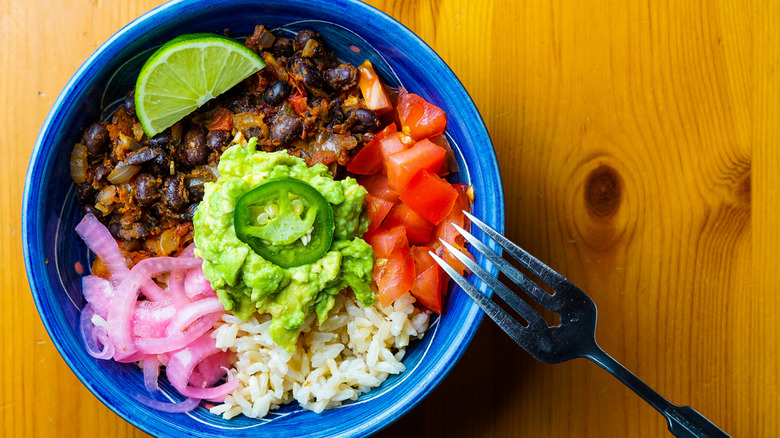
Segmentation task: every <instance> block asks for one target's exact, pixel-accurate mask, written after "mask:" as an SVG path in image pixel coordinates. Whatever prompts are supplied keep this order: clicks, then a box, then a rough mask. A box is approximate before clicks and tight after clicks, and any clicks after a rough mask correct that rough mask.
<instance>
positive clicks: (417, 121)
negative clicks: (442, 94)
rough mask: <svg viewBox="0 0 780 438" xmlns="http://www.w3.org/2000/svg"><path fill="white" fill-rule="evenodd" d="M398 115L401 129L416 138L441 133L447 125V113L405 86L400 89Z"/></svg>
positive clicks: (419, 138)
mask: <svg viewBox="0 0 780 438" xmlns="http://www.w3.org/2000/svg"><path fill="white" fill-rule="evenodd" d="M398 117H399V119H400V120H401V128H402V129H401V130H402V131H403V132H405V133H407V134H409V135H411V136H412V138H413V139H415V140H422V139H423V138H428V137H432V136H434V135H438V134H441V133H442V132H444V127H445V126H447V115H446V114H445V113H444V111H443V110H442V109H441V108H439V107H438V106H436V105H433V104H431V103H430V102H428V101H426V100H425V99H423V98H422V97H420V96H418V95H416V94H412V93H408V92H407V91H406V90H404V89H403V88H400V89H399V90H398Z"/></svg>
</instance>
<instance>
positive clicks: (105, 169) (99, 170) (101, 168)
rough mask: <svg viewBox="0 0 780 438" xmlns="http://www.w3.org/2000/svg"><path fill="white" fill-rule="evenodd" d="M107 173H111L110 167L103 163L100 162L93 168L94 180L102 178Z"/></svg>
mask: <svg viewBox="0 0 780 438" xmlns="http://www.w3.org/2000/svg"><path fill="white" fill-rule="evenodd" d="M109 173H111V167H110V166H107V165H106V164H104V163H100V165H98V167H96V168H95V181H100V180H102V179H103V178H105V177H107V176H108V174H109Z"/></svg>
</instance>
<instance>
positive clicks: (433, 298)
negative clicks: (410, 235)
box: [411, 246, 443, 315]
mask: <svg viewBox="0 0 780 438" xmlns="http://www.w3.org/2000/svg"><path fill="white" fill-rule="evenodd" d="M432 250H433V248H432V247H429V246H413V247H412V249H411V253H412V258H413V259H414V270H415V273H416V278H415V279H414V286H412V295H414V297H415V298H417V301H419V302H420V303H421V304H422V305H424V306H425V307H427V308H428V309H430V310H432V311H434V312H436V313H438V314H440V315H441V297H442V292H441V282H442V280H443V278H442V276H443V273H442V270H441V268H440V267H439V265H438V264H437V263H436V262H435V261H434V260H433V257H431V255H430V254H428V251H432Z"/></svg>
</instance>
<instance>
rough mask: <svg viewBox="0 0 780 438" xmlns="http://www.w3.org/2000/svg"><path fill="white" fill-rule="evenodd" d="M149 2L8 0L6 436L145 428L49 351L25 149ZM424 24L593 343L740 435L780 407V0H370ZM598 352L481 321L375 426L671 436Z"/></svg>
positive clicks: (470, 432)
mask: <svg viewBox="0 0 780 438" xmlns="http://www.w3.org/2000/svg"><path fill="white" fill-rule="evenodd" d="M159 3H160V1H159V0H142V1H136V2H125V1H120V0H72V1H67V2H64V1H59V2H50V1H44V0H30V1H27V2H15V1H12V0H0V71H3V72H4V74H3V75H0V124H2V125H0V153H1V154H2V157H3V159H2V160H0V181H1V182H2V184H0V206H1V207H2V208H0V251H2V253H0V274H2V275H0V282H1V283H0V287H2V291H3V301H4V306H2V308H1V310H0V312H1V313H0V316H1V317H0V333H2V343H1V344H0V351H2V359H3V360H2V361H0V375H2V376H3V379H2V384H1V385H0V391H1V392H0V400H2V401H1V402H0V403H1V404H0V431H1V432H0V434H1V435H2V436H8V437H11V436H24V437H46V436H74V437H76V436H78V437H89V436H95V437H97V436H100V437H103V438H106V437H128V436H143V435H144V434H143V433H141V432H140V431H138V430H136V429H135V428H133V427H132V426H130V425H129V424H127V423H125V422H124V421H123V420H121V419H120V418H119V417H118V416H116V415H115V414H113V413H112V412H111V411H109V410H108V409H107V408H106V407H104V406H103V405H102V404H101V403H100V402H99V401H98V400H97V399H96V398H94V397H93V396H92V395H91V394H90V393H89V392H88V391H87V390H86V389H85V388H84V387H83V386H82V385H81V384H80V383H79V382H78V380H77V379H76V378H75V376H74V375H73V374H72V372H70V370H69V369H68V367H67V366H66V365H65V363H64V362H63V360H62V359H61V358H60V357H59V355H58V353H57V351H56V350H55V349H54V348H53V346H52V344H51V341H50V339H49V337H48V335H47V334H46V332H45V330H44V328H43V326H42V324H41V322H40V320H39V318H38V316H37V313H36V310H35V306H34V304H33V301H32V298H31V295H30V292H29V287H28V285H27V281H26V276H25V271H24V263H23V258H22V250H21V236H20V216H21V211H20V209H21V196H22V188H23V184H24V176H25V172H26V168H27V162H28V160H29V156H30V153H31V150H32V145H33V143H34V140H35V136H36V134H37V132H38V129H39V127H40V126H41V124H42V122H43V119H44V118H45V116H46V113H47V111H48V110H49V108H50V107H51V105H52V103H53V101H54V99H55V98H56V96H57V94H58V93H59V91H60V90H61V89H62V87H63V86H64V85H65V82H66V81H67V80H68V78H69V77H70V75H71V74H72V73H73V72H74V71H75V70H76V68H77V67H78V66H79V65H80V64H81V63H82V62H83V60H84V59H86V57H87V56H88V55H89V54H90V53H91V52H92V51H93V50H94V49H95V48H97V46H98V45H99V44H100V43H102V42H103V41H104V40H105V39H107V38H108V37H109V36H110V35H111V34H113V33H114V32H115V31H117V30H118V29H119V28H121V27H122V26H123V25H125V24H127V23H128V22H129V21H131V20H132V19H133V18H135V17H137V16H138V15H140V14H141V13H143V12H145V11H147V10H149V9H151V8H152V7H154V6H156V5H157V4H159ZM370 3H371V4H373V5H374V6H376V7H378V8H380V9H382V10H384V11H386V12H387V13H388V14H390V15H392V16H393V17H395V18H396V19H398V20H399V21H401V22H402V23H404V24H405V25H406V26H408V27H409V28H411V29H412V30H413V31H414V32H416V33H417V34H418V35H420V36H421V37H422V38H423V39H424V40H425V41H426V42H428V44H430V45H431V46H432V47H433V48H434V49H435V50H436V51H437V52H438V53H439V54H440V55H441V56H442V57H443V58H444V60H445V61H447V63H448V64H449V65H450V66H451V67H452V69H453V70H454V71H455V73H456V74H457V75H458V77H459V78H460V79H461V81H462V82H463V84H464V85H465V87H466V89H467V90H468V91H469V92H470V94H471V96H472V97H473V99H474V101H475V102H476V104H477V106H478V108H479V110H480V112H481V113H482V116H483V118H484V119H485V123H486V124H487V126H488V129H489V132H490V134H491V137H492V140H493V143H494V147H495V150H496V153H497V155H498V158H499V162H500V165H501V171H502V175H503V180H504V190H505V193H506V209H507V222H506V230H507V231H506V233H507V235H508V237H510V238H511V239H512V240H514V241H516V242H517V243H519V244H520V245H522V246H523V247H525V248H526V249H528V250H529V251H531V252H532V253H534V254H536V255H537V256H538V257H539V258H540V259H542V260H543V261H545V262H547V263H549V264H550V265H551V266H552V267H553V268H555V269H557V270H559V271H560V272H562V273H563V274H564V275H566V276H567V277H568V278H570V279H571V280H572V281H574V282H575V283H576V284H578V285H579V286H581V287H582V288H583V289H584V290H586V291H587V292H588V293H589V294H590V295H591V296H592V297H593V299H594V300H595V301H596V303H597V305H598V307H599V311H600V312H599V314H600V319H599V329H598V331H597V338H598V340H599V343H600V345H601V346H602V347H603V348H604V349H605V350H606V351H607V352H609V353H610V354H611V355H613V357H615V358H616V359H617V360H618V361H620V362H622V363H623V364H624V365H626V366H627V367H628V368H629V369H630V370H632V371H634V372H635V373H636V374H637V375H638V376H639V377H640V378H642V379H644V380H645V381H646V382H647V383H648V384H649V385H650V386H652V387H653V388H655V389H657V390H658V391H659V392H661V393H662V394H663V395H664V396H666V397H667V398H669V399H670V400H671V401H673V402H675V403H678V404H686V405H690V406H693V407H694V408H696V409H697V410H699V411H700V412H702V413H703V414H704V415H706V416H707V417H709V418H710V419H712V420H713V421H715V422H716V423H717V424H718V425H720V426H722V427H723V428H724V429H725V430H726V431H728V432H729V433H730V434H732V435H733V436H739V437H743V436H744V437H762V436H767V437H768V436H776V434H777V432H778V429H780V424H779V423H778V418H780V400H778V393H779V389H780V388H778V385H779V383H780V382H778V380H779V379H778V377H780V372H779V371H778V369H779V367H778V365H779V362H780V348H778V346H779V345H780V342H778V340H777V339H778V333H780V316H778V315H779V313H780V294H778V293H777V285H778V284H779V283H780V269H778V268H777V266H778V265H780V255H779V254H780V253H778V250H777V248H778V244H780V190H778V187H780V129H779V127H780V77H779V76H778V69H780V45H778V41H780V4H778V2H776V1H768V0H763V1H746V0H723V1H715V2H692V1H687V2H674V1H670V0H663V1H654V2H637V1H628V2H627V1H624V0H605V1H599V2H592V1H584V0H566V1H563V0H557V1H552V2H551V1H542V0H518V1H510V0H503V1H502V0H484V1H479V2H476V1H469V0H431V1H427V0H417V1H402V0H372V1H370ZM665 429H666V425H665V423H664V421H663V419H662V417H661V416H660V415H658V414H657V413H656V412H655V411H654V410H653V409H652V408H650V407H649V406H648V405H646V404H645V403H644V402H642V401H641V400H640V399H639V398H638V397H636V396H635V395H634V394H633V393H631V392H630V391H629V390H627V389H626V388H624V387H623V386H622V385H621V384H620V383H618V382H617V381H616V380H615V379H613V378H612V377H611V376H609V375H608V374H607V373H606V372H604V371H602V370H601V369H599V368H598V367H597V366H595V365H593V364H591V363H589V362H587V361H585V360H576V361H572V362H569V363H565V364H561V365H555V366H550V365H543V364H540V363H537V362H535V361H534V360H533V359H531V358H530V357H529V356H528V355H527V354H525V353H524V352H522V351H520V350H519V349H518V348H517V347H516V346H515V345H514V344H512V343H511V341H509V339H508V338H507V337H506V336H504V335H503V333H501V332H500V331H499V330H498V329H496V328H495V327H494V326H493V325H492V324H490V323H489V322H486V323H485V324H483V326H482V327H481V328H480V331H479V333H478V334H477V337H476V338H475V340H474V342H473V343H472V344H471V346H470V347H469V349H468V350H467V351H466V353H465V355H464V357H463V359H462V361H461V362H460V363H459V364H458V365H457V366H456V367H455V369H454V371H453V372H452V373H451V375H450V376H448V377H447V379H446V380H445V381H444V383H443V384H442V385H441V386H440V387H438V388H437V389H436V390H435V391H434V392H433V393H432V394H431V395H430V396H429V397H428V398H426V399H425V400H424V401H422V403H421V404H420V405H419V406H418V407H417V408H416V409H414V410H413V411H412V412H411V413H410V414H408V415H407V416H405V417H404V418H402V419H401V420H399V421H398V422H397V423H395V424H393V425H392V426H390V427H389V428H388V429H387V430H385V431H383V432H381V433H380V434H379V435H380V436H388V437H389V436H399V435H402V436H423V435H425V436H458V437H461V436H462V437H472V436H498V437H515V436H517V437H557V436H582V437H604V436H608V437H611V436H637V437H639V436H641V437H656V436H664V433H665Z"/></svg>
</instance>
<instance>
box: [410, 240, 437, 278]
mask: <svg viewBox="0 0 780 438" xmlns="http://www.w3.org/2000/svg"><path fill="white" fill-rule="evenodd" d="M409 251H410V252H411V253H412V258H413V259H414V266H415V269H417V272H423V271H425V270H426V269H428V268H430V267H431V266H439V264H438V263H436V261H435V260H433V257H431V255H430V254H428V252H429V251H433V252H436V250H435V249H434V248H433V247H432V246H417V245H415V246H413V247H411V248H410V249H409Z"/></svg>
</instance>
